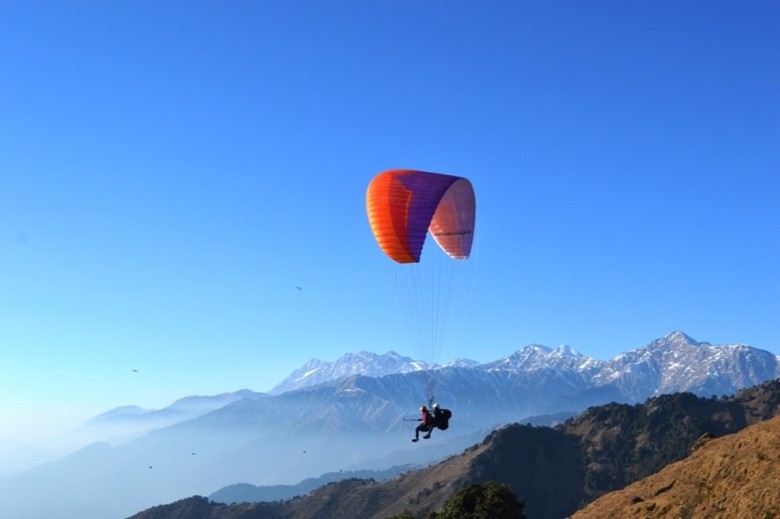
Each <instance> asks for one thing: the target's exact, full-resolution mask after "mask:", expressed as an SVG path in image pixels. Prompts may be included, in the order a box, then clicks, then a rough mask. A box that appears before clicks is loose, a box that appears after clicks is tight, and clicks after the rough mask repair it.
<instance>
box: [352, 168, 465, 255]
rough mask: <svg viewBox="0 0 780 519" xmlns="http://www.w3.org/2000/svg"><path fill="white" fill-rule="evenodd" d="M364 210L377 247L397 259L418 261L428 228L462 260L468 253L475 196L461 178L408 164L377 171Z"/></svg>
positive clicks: (447, 248) (367, 194)
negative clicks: (419, 169) (401, 167)
mask: <svg viewBox="0 0 780 519" xmlns="http://www.w3.org/2000/svg"><path fill="white" fill-rule="evenodd" d="M366 212H367V213H368V222H369V224H370V225H371V230H372V231H373V233H374V237H375V238H376V241H377V243H378V244H379V247H381V249H382V250H383V251H384V253H385V254H387V255H388V256H389V257H390V258H391V259H393V260H394V261H397V262H398V263H417V262H419V261H420V254H421V253H422V248H423V244H424V243H425V235H426V233H427V232H429V231H430V233H431V235H432V236H433V238H434V240H436V243H438V244H439V247H441V248H442V250H444V252H446V253H447V254H448V255H449V256H450V257H452V258H455V259H466V258H468V257H469V254H470V253H471V243H472V241H473V239H474V221H475V217H476V201H475V198H474V189H473V188H472V186H471V182H469V181H468V180H467V179H465V178H462V177H455V176H451V175H442V174H440V173H427V172H425V171H416V170H410V169H393V170H389V171H385V172H382V173H380V174H379V175H377V176H376V177H374V179H373V180H372V181H371V183H370V184H369V186H368V192H367V193H366Z"/></svg>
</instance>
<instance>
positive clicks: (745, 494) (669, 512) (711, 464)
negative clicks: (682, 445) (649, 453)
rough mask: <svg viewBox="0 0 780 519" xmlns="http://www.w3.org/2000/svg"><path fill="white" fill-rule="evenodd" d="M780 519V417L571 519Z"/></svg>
mask: <svg viewBox="0 0 780 519" xmlns="http://www.w3.org/2000/svg"><path fill="white" fill-rule="evenodd" d="M632 517H633V518H643V519H645V518H647V519H650V518H661V517H674V518H687V519H695V518H713V517H724V518H725V517H728V518H757V519H779V518H780V417H776V418H773V419H771V420H767V421H765V422H761V423H758V424H755V425H752V426H750V427H748V428H746V429H743V430H742V431H740V432H738V433H735V434H731V435H728V436H724V437H721V438H718V439H714V440H710V441H708V442H707V443H705V444H704V445H703V446H701V447H699V448H698V449H696V450H695V451H694V452H693V453H692V454H691V456H689V457H688V458H685V459H683V460H681V461H678V462H676V463H673V464H671V465H669V466H667V467H665V468H664V469H663V470H661V471H660V472H658V473H657V474H654V475H652V476H649V477H647V478H645V479H643V480H641V481H637V482H636V483H633V484H631V485H629V486H628V487H626V488H624V489H622V490H618V491H615V492H611V493H609V494H606V495H604V496H602V497H600V498H599V499H597V500H596V501H594V502H592V503H590V504H589V505H587V506H586V507H585V508H583V509H582V510H580V511H579V512H577V513H575V514H574V515H572V516H571V519H605V518H615V519H617V518H620V519H622V518H632Z"/></svg>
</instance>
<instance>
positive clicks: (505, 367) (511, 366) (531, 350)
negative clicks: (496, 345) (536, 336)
mask: <svg viewBox="0 0 780 519" xmlns="http://www.w3.org/2000/svg"><path fill="white" fill-rule="evenodd" d="M597 364H598V361H596V360H594V359H592V358H590V357H586V356H585V355H582V354H581V353H580V352H578V351H577V350H575V349H574V348H572V347H570V346H568V345H566V344H562V345H560V346H558V347H557V348H555V349H554V350H553V349H550V348H548V347H547V346H542V345H540V344H530V345H528V346H525V347H524V348H522V349H521V350H519V351H517V352H515V353H513V354H512V355H510V356H509V357H505V358H504V359H501V360H499V361H496V362H491V363H489V364H485V365H484V366H485V368H486V369H488V370H489V371H496V370H498V371H511V372H523V371H538V370H545V369H549V370H563V371H572V372H579V371H582V370H584V369H591V368H592V367H593V366H595V365H597Z"/></svg>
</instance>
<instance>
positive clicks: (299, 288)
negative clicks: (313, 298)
mask: <svg viewBox="0 0 780 519" xmlns="http://www.w3.org/2000/svg"><path fill="white" fill-rule="evenodd" d="M295 288H297V289H298V290H303V289H302V288H301V287H299V286H298V285H295Z"/></svg>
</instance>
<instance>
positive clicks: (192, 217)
mask: <svg viewBox="0 0 780 519" xmlns="http://www.w3.org/2000/svg"><path fill="white" fill-rule="evenodd" d="M779 25H780V4H778V3H777V2H770V1H761V2H753V1H747V2H739V3H735V2H718V1H710V0H707V1H691V2H672V1H668V2H666V1H662V2H644V1H639V2H628V3H627V2H574V1H572V2H557V1H553V2H514V1H513V2H509V1H507V2H489V3H485V2H463V1H434V0H425V1H420V0H414V1H393V2H387V1H376V2H356V1H351V2H344V1H334V2H321V1H296V2H279V1H257V2H255V1H234V2H202V1H195V2H158V1H154V2H152V1H116V2H97V1H95V2H78V1H76V2H36V1H28V0H24V1H21V0H20V1H16V0H9V1H5V2H2V3H1V4H0V70H2V71H3V72H2V74H1V75H0V216H1V218H0V415H1V416H0V423H1V424H2V426H0V441H2V439H3V438H4V437H10V436H12V435H13V434H19V433H20V431H24V430H25V427H27V426H29V425H34V424H38V425H40V424H42V423H44V421H45V420H52V421H54V420H59V419H63V420H67V419H70V420H74V421H78V420H80V419H83V418H86V417H89V416H91V415H93V414H96V413H98V412H101V411H104V410H107V409H109V408H112V407H115V406H119V405H124V404H137V405H141V406H144V407H161V406H163V405H166V404H168V403H170V402H171V401H173V400H175V399H176V398H179V397H182V396H186V395H191V394H216V393H220V392H224V391H232V390H237V389H240V388H250V389H254V390H258V391H264V390H268V389H270V388H271V387H272V386H273V385H275V384H276V383H278V382H279V381H280V380H281V379H282V378H283V377H284V376H286V375H287V374H288V373H289V372H290V371H291V370H293V369H294V368H297V367H298V366H300V365H301V364H302V363H303V362H304V361H306V360H307V359H309V358H312V357H318V358H321V359H324V360H335V359H336V358H337V357H339V356H341V355H342V354H344V353H347V352H354V351H359V350H369V351H374V352H377V353H383V352H385V351H387V350H391V349H392V350H395V351H397V352H399V353H401V354H404V355H410V356H415V352H414V351H412V350H411V349H410V348H409V346H408V345H409V340H408V336H407V334H406V332H405V329H404V328H403V326H401V324H400V322H401V317H400V315H399V305H398V303H397V300H396V298H395V296H394V294H393V288H392V284H391V282H390V276H389V275H388V267H387V263H388V261H389V260H387V259H386V258H385V257H384V256H383V255H382V253H381V252H380V251H379V249H378V247H377V246H376V244H375V242H374V241H373V238H372V236H371V234H370V231H369V228H368V224H367V221H366V216H365V209H364V197H365V190H366V187H367V185H368V182H369V181H370V180H371V178H372V177H373V176H374V175H375V174H377V173H379V172H380V171H383V170H385V169H390V168H416V169H422V170H427V171H436V172H443V173H450V174H455V175H461V176H465V177H468V178H469V179H470V180H471V181H472V183H473V185H474V187H475V191H476V194H477V203H478V214H477V240H476V245H475V255H476V256H477V257H478V261H479V263H478V266H477V268H476V269H475V274H474V275H475V282H474V288H473V291H472V292H471V295H470V302H471V305H470V311H469V314H468V318H467V319H466V325H465V326H464V329H463V331H462V333H461V334H460V335H459V337H458V340H457V341H453V343H452V344H450V345H445V349H444V351H443V353H442V357H443V359H442V360H445V361H446V360H449V359H451V358H455V357H470V358H474V359H476V360H480V361H489V360H495V359H498V358H501V357H503V356H505V355H508V354H510V353H512V352H514V351H516V350H517V349H519V348H520V347H522V346H524V345H527V344H529V343H539V344H544V345H548V346H551V347H554V346H557V345H559V344H562V343H567V344H570V345H571V346H573V347H574V348H576V349H578V350H579V351H581V352H582V353H584V354H587V355H590V356H593V357H595V358H598V359H607V358H610V357H612V356H613V355H615V354H617V353H619V352H622V351H626V350H629V349H633V348H636V347H640V346H643V345H645V344H647V343H648V342H649V341H651V340H653V339H655V338H657V337H660V336H662V335H665V334H666V333H668V332H670V331H672V330H677V329H679V330H683V331H685V332H686V333H688V334H689V335H691V336H693V337H694V338H696V339H698V340H706V341H710V342H713V343H717V344H721V343H730V342H744V343H748V344H750V345H752V346H755V347H759V348H763V349H766V350H770V351H773V352H775V353H780V243H779V240H778V236H780V208H779V207H780V174H779V173H780V151H779V150H780V146H778V143H780V31H778V30H777V28H778V26H779ZM296 285H298V286H301V287H302V290H297V289H296V288H295V287H296ZM133 369H137V370H138V372H137V373H136V372H133V371H132V370H133ZM26 409H28V410H26ZM29 409H31V410H29Z"/></svg>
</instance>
